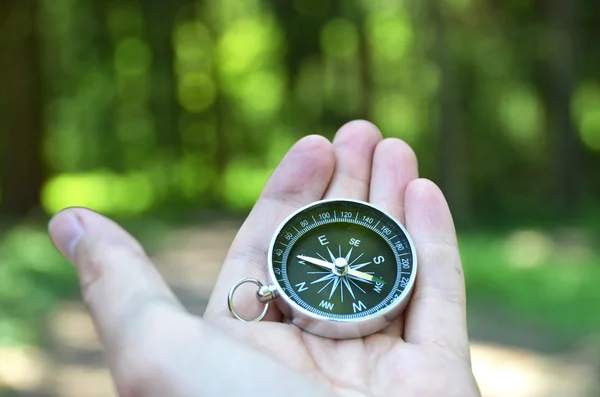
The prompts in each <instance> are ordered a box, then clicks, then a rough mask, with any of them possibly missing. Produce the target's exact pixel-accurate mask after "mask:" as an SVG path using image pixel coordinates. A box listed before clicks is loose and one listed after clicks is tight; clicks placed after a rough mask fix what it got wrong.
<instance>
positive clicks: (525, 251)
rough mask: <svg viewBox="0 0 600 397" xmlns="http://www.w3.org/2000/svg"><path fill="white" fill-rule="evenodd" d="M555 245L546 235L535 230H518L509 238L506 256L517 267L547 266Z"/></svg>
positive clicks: (506, 243)
mask: <svg viewBox="0 0 600 397" xmlns="http://www.w3.org/2000/svg"><path fill="white" fill-rule="evenodd" d="M553 247H554V244H553V242H552V239H551V238H550V237H549V236H548V235H547V234H545V233H542V232H538V231H534V230H517V231H515V232H513V233H511V234H510V235H508V236H507V238H506V242H505V255H506V258H507V259H508V262H509V263H510V264H511V265H512V266H515V267H519V268H529V267H536V266H540V265H543V264H546V263H547V261H548V259H549V257H550V255H552V250H553Z"/></svg>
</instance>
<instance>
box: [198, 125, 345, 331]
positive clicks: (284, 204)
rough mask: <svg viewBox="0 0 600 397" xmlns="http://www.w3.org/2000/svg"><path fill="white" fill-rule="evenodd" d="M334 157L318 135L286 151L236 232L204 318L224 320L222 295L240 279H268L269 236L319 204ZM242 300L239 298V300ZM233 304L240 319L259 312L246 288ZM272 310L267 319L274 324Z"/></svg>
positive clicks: (326, 141) (332, 167) (226, 309)
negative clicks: (290, 217)
mask: <svg viewBox="0 0 600 397" xmlns="http://www.w3.org/2000/svg"><path fill="white" fill-rule="evenodd" d="M334 167H335V156H334V153H333V148H332V145H331V143H330V142H329V141H328V140H327V139H325V138H323V137H320V136H307V137H305V138H303V139H301V140H300V141H298V143H296V145H294V147H292V149H290V151H289V152H288V153H287V155H286V156H285V157H284V159H283V160H282V161H281V164H280V165H279V166H278V167H277V169H275V171H274V172H273V174H272V175H271V177H270V178H269V180H268V182H267V184H266V186H265V188H264V190H263V192H262V194H261V196H260V198H259V199H258V200H257V202H256V204H255V206H254V208H253V209H252V212H251V213H250V215H249V216H248V218H247V219H246V221H245V222H244V224H243V226H242V227H241V229H240V231H239V232H238V234H237V236H236V238H235V240H234V242H233V244H232V246H231V249H230V250H229V253H228V254H227V258H226V260H225V263H224V264H223V268H222V269H221V273H220V275H219V278H218V279H217V283H216V285H215V287H214V290H213V293H212V295H211V298H210V302H209V304H208V307H207V309H206V312H205V318H207V319H212V318H215V317H223V316H227V317H229V316H230V314H229V308H228V306H227V301H226V297H227V294H228V292H229V289H230V288H231V287H232V286H233V285H234V284H235V283H236V282H237V281H238V280H240V279H242V278H245V277H251V278H256V279H258V280H260V281H263V282H265V281H266V278H267V251H268V249H269V244H270V242H271V238H272V237H273V234H274V233H275V231H276V230H277V227H278V226H279V225H280V223H281V222H283V221H284V220H285V218H286V217H287V216H288V215H290V214H291V213H292V212H293V211H295V210H296V209H298V208H300V207H303V206H305V205H308V204H310V203H311V202H314V201H317V200H320V199H322V198H323V195H324V193H325V191H326V189H327V186H328V185H329V183H330V181H331V177H332V175H333V170H334ZM240 297H241V299H239V298H240ZM235 298H236V299H235V302H234V305H235V307H236V310H237V311H239V312H240V314H241V315H242V316H243V317H250V316H255V315H256V316H257V315H258V314H259V313H260V312H261V310H262V309H261V308H260V307H259V304H258V301H257V300H256V299H255V298H254V295H253V293H252V292H251V291H250V290H249V289H245V290H243V289H240V290H238V291H237V292H236V297H235ZM278 316H279V314H278V313H277V311H276V310H274V309H273V310H271V313H269V314H268V315H267V317H266V319H267V320H277V319H278Z"/></svg>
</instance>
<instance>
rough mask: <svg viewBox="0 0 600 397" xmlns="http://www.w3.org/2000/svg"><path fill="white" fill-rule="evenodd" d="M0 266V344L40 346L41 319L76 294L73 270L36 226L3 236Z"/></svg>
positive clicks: (17, 228) (42, 230)
mask: <svg viewBox="0 0 600 397" xmlns="http://www.w3.org/2000/svg"><path fill="white" fill-rule="evenodd" d="M0 263H2V266H0V344H15V343H17V344H32V343H39V342H40V338H41V337H43V329H42V328H41V327H42V326H43V320H44V316H45V315H46V314H47V313H48V312H49V311H51V310H52V308H53V307H54V305H55V304H56V303H57V302H58V300H59V299H60V298H66V297H70V296H73V294H74V292H75V291H76V287H75V286H76V278H75V270H74V269H73V267H72V266H70V265H68V264H67V263H66V261H65V260H64V259H63V257H62V256H61V255H60V254H59V253H58V252H57V251H56V250H55V249H54V247H53V246H52V243H51V242H50V239H49V238H48V234H47V233H46V231H45V230H44V229H42V228H39V227H37V226H26V225H23V226H17V227H14V228H12V229H11V230H10V231H9V232H8V233H6V234H5V235H4V236H3V239H2V241H1V243H0Z"/></svg>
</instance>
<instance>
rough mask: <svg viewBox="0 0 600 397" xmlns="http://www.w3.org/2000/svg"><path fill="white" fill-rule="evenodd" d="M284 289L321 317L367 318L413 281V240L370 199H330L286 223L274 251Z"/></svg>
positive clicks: (274, 273) (273, 268) (275, 271)
mask: <svg viewBox="0 0 600 397" xmlns="http://www.w3.org/2000/svg"><path fill="white" fill-rule="evenodd" d="M269 260H270V272H271V277H272V278H274V283H275V285H276V286H277V287H278V290H279V292H280V295H283V296H284V299H286V301H288V302H290V303H292V304H293V305H295V306H296V307H299V308H301V309H300V310H302V311H303V312H304V313H306V314H308V315H310V316H311V317H313V318H321V319H328V320H336V321H360V320H361V319H366V318H370V317H373V316H376V315H379V314H383V313H385V312H387V311H388V310H389V309H391V308H393V307H394V306H395V305H396V304H397V303H399V302H400V301H401V300H402V298H404V297H405V295H407V293H408V292H409V290H410V289H411V288H412V286H413V284H414V279H415V273H416V261H415V252H414V247H413V244H412V241H411V239H410V237H409V235H408V234H407V232H406V231H405V229H404V228H403V227H402V225H401V224H400V223H399V222H398V221H396V220H395V219H393V218H392V217H390V216H389V215H387V214H386V213H384V212H382V211H381V210H379V209H377V208H375V207H373V206H372V205H370V204H367V203H363V202H359V201H352V200H324V201H320V202H317V203H314V204H312V205H310V206H308V207H305V208H303V209H301V210H299V211H298V212H296V213H295V214H293V215H292V216H291V217H290V218H288V220H287V221H285V222H284V223H283V225H282V226H281V228H280V229H279V231H278V232H277V234H276V235H275V237H274V239H273V241H272V244H271V249H270V252H269Z"/></svg>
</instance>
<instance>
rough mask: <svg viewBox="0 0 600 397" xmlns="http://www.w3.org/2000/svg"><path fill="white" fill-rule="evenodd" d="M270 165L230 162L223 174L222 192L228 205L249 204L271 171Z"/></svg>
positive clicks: (243, 206) (255, 197) (258, 193)
mask: <svg viewBox="0 0 600 397" xmlns="http://www.w3.org/2000/svg"><path fill="white" fill-rule="evenodd" d="M272 171H273V170H272V168H271V167H266V166H261V165H258V164H253V163H252V162H251V161H246V162H243V161H236V162H231V163H230V164H229V166H228V167H227V170H226V171H225V174H224V175H223V182H222V186H223V193H224V196H225V200H226V203H227V205H228V206H230V207H231V208H237V209H243V208H248V207H249V206H251V205H252V204H253V203H254V202H255V201H256V199H257V198H258V196H259V195H260V192H261V191H262V189H263V187H264V185H265V183H266V182H267V179H268V178H269V176H270V175H271V173H272Z"/></svg>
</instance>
